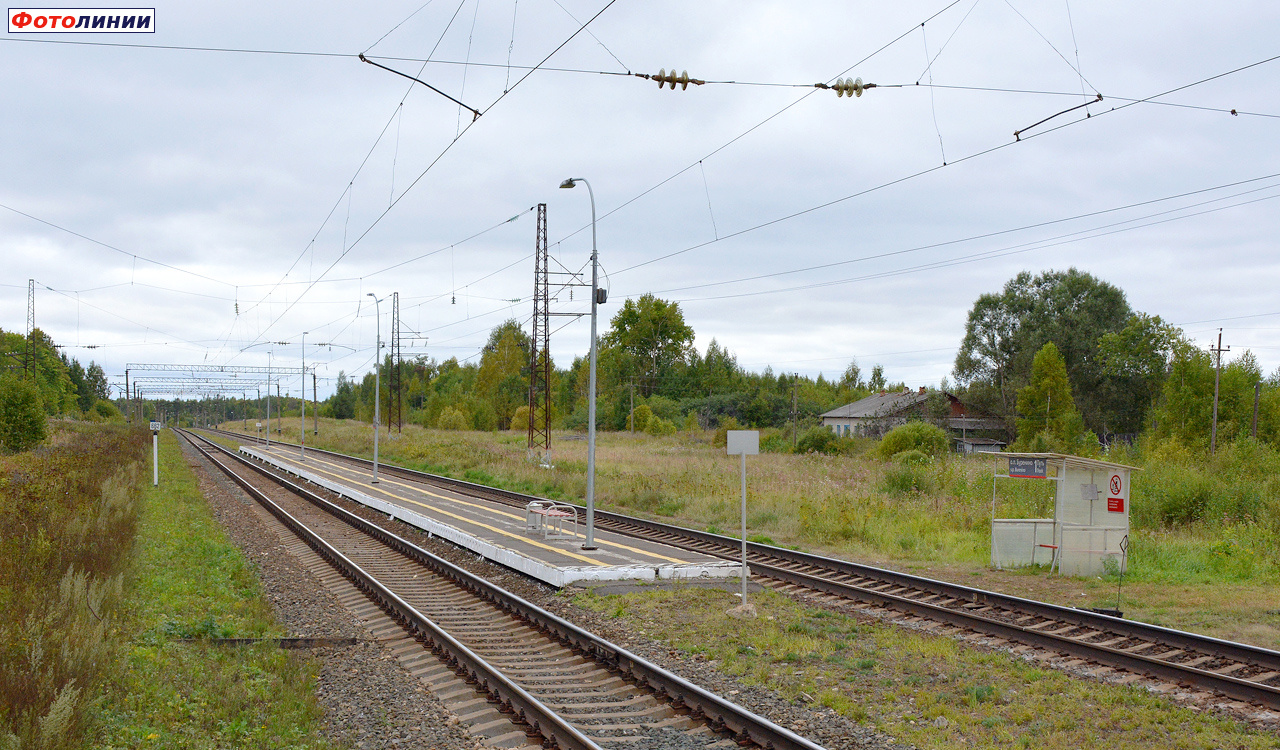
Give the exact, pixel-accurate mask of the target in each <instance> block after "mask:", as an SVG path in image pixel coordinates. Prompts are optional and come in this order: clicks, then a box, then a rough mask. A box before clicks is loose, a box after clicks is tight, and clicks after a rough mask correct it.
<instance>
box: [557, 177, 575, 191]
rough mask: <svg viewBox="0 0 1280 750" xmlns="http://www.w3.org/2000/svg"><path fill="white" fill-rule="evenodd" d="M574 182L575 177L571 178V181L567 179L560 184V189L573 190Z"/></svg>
mask: <svg viewBox="0 0 1280 750" xmlns="http://www.w3.org/2000/svg"><path fill="white" fill-rule="evenodd" d="M574 182H575V179H574V178H573V177H570V178H569V179H567V180H565V181H564V182H562V183H560V187H562V188H571V187H573V185H574Z"/></svg>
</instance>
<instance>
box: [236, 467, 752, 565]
mask: <svg viewBox="0 0 1280 750" xmlns="http://www.w3.org/2000/svg"><path fill="white" fill-rule="evenodd" d="M240 452H241V453H242V454H244V455H246V456H251V457H253V458H255V459H257V460H259V461H263V462H265V463H268V464H270V465H272V466H275V467H277V468H279V469H281V470H283V471H286V472H288V473H290V474H293V475H294V476H297V477H299V478H301V479H305V480H307V481H309V482H313V483H315V484H317V485H319V486H321V487H324V488H326V489H328V490H330V491H332V492H335V493H337V494H340V495H342V496H343V497H345V498H347V499H349V500H352V501H354V502H357V503H360V504H361V505H365V506H368V507H370V508H373V509H374V510H377V511H379V512H381V513H386V514H387V515H389V516H392V517H394V518H397V519H399V520H401V521H403V522H405V523H407V524H410V525H412V526H416V527H417V528H419V529H422V530H423V531H426V532H427V533H429V534H433V535H435V536H439V537H441V538H443V539H447V540H448V541H450V542H453V543H454V544H457V545H459V546H461V547H465V548H467V549H469V550H472V551H473V552H476V553H478V554H480V555H483V556H484V557H486V558H488V559H490V560H492V561H494V562H496V563H500V564H502V565H505V566H507V567H509V568H514V569H515V570H519V571H520V572H522V573H525V574H527V575H530V576H533V577H534V578H537V579H539V580H541V581H545V582H546V583H549V584H551V585H552V586H556V587H564V586H567V585H569V584H572V583H577V582H592V581H655V580H712V579H727V578H733V579H737V578H738V574H739V572H740V571H741V564H740V563H734V562H731V561H728V560H722V559H720V558H717V557H709V556H707V555H702V554H699V553H697V552H690V551H688V550H681V549H676V548H674V547H668V546H666V545H663V544H658V543H655V542H650V541H646V540H642V539H635V538H633V537H626V536H621V535H618V534H613V533H610V532H603V531H601V530H600V529H598V528H597V529H596V533H595V541H596V544H597V546H598V549H595V550H590V551H588V550H584V549H582V543H583V534H584V526H583V524H584V523H585V510H584V509H583V508H578V509H577V511H578V525H577V533H576V535H573V536H570V537H569V538H566V539H548V538H545V537H544V535H543V532H542V531H540V530H530V529H527V528H526V523H525V513H524V511H523V510H522V509H519V508H512V507H510V506H507V505H500V504H497V503H492V502H489V501H486V500H483V499H480V498H474V497H467V496H465V495H462V494H459V493H456V492H453V491H451V490H447V489H443V488H439V487H430V488H428V487H427V486H425V485H420V484H415V483H413V482H409V481H405V480H403V479H400V478H398V477H392V476H388V475H387V474H385V473H382V474H380V475H379V477H378V484H371V483H370V480H371V479H372V470H371V469H365V468H357V467H353V466H351V465H349V464H346V463H339V462H337V461H335V460H333V459H332V458H331V457H329V456H324V455H321V454H317V453H314V452H312V453H308V454H307V457H306V460H305V461H303V460H300V459H299V456H298V449H297V448H295V447H277V446H274V445H273V446H271V447H270V448H264V447H262V446H247V445H242V446H240ZM570 528H571V527H566V531H568V530H569V529H570Z"/></svg>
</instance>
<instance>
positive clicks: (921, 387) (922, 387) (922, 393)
mask: <svg viewBox="0 0 1280 750" xmlns="http://www.w3.org/2000/svg"><path fill="white" fill-rule="evenodd" d="M920 395H921V396H923V395H924V386H920Z"/></svg>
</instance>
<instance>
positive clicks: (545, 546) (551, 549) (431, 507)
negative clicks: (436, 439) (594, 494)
mask: <svg viewBox="0 0 1280 750" xmlns="http://www.w3.org/2000/svg"><path fill="white" fill-rule="evenodd" d="M320 463H325V462H323V461H321V462H320ZM328 465H330V466H331V465H332V464H328ZM307 470H308V471H317V472H319V473H321V474H328V475H329V476H331V477H335V478H337V479H347V477H344V476H342V475H341V474H335V473H334V472H332V471H325V470H324V469H317V468H314V467H311V468H309V469H307ZM379 481H381V480H379ZM392 484H399V482H394V481H393V482H392ZM368 489H371V490H373V491H375V492H378V493H381V494H383V495H386V496H387V497H390V498H393V499H396V500H403V501H404V502H407V503H413V504H414V505H420V506H422V507H423V508H427V509H429V510H433V511H435V512H436V513H439V514H441V515H443V516H448V517H449V518H454V519H457V520H459V521H461V522H463V523H466V524H470V525H472V526H479V527H480V528H482V529H487V530H489V531H492V532H493V533H495V534H501V535H503V536H507V537H511V538H512V539H519V540H520V541H522V542H525V543H526V544H532V545H533V546H535V547H541V548H542V549H545V550H547V551H548V552H555V553H556V554H559V555H564V556H565V557H572V558H573V559H575V560H581V561H583V562H585V563H590V564H592V565H600V566H605V565H607V563H602V562H600V561H599V560H593V559H591V558H590V557H587V556H585V555H579V554H576V553H573V552H568V551H566V550H562V549H560V548H559V547H553V546H551V545H550V544H543V543H541V542H536V541H534V540H532V539H530V538H528V537H525V536H521V535H520V534H512V533H511V532H510V531H507V530H505V529H499V528H497V527H496V526H490V525H488V524H485V523H480V522H479V521H473V520H472V519H470V518H467V517H466V516H460V515H458V514H456V513H450V512H449V511H447V510H444V509H443V508H437V507H435V506H434V505H427V504H426V503H421V502H418V501H417V500H414V499H412V498H408V497H401V496H399V495H395V494H392V493H390V492H387V491H386V490H384V489H381V488H378V487H370V488H368ZM409 489H413V488H409ZM364 490H365V488H363V487H362V488H361V491H362V492H363V491H364ZM436 497H439V495H436ZM441 499H442V500H448V499H449V498H441ZM499 546H500V545H499ZM504 549H510V548H504ZM512 551H514V550H512Z"/></svg>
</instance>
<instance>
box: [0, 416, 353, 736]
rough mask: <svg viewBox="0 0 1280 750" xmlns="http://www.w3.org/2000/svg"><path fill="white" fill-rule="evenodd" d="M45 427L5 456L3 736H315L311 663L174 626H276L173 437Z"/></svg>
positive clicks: (234, 629)
mask: <svg viewBox="0 0 1280 750" xmlns="http://www.w3.org/2000/svg"><path fill="white" fill-rule="evenodd" d="M149 443H150V435H149V434H148V433H146V432H143V431H137V430H134V431H130V430H127V429H125V428H124V427H123V426H115V425H112V426H94V425H86V424H77V423H71V422H57V423H54V431H53V434H52V435H51V436H50V438H49V439H48V440H47V441H46V442H45V444H44V445H43V446H42V447H38V448H36V449H35V450H32V451H29V452H26V453H19V454H16V455H12V456H7V457H0V748H19V747H21V748H40V749H42V750H56V749H59V748H80V747H130V748H132V747H141V746H152V747H193V748H203V747H209V748H213V747H281V746H286V745H287V746H290V747H325V746H327V745H325V744H324V743H323V741H321V740H319V739H318V711H317V709H316V707H315V703H314V698H313V697H312V693H313V691H312V682H311V676H312V674H313V673H314V669H313V667H312V666H311V665H310V663H309V662H307V661H305V660H302V659H299V658H296V657H293V656H289V655H286V654H284V653H282V652H280V651H279V650H274V649H270V648H265V647H264V648H255V649H241V650H224V649H219V648H216V647H212V646H209V645H207V644H202V643H194V644H187V643H180V642H178V641H177V640H176V639H177V638H180V637H196V638H199V637H202V636H223V635H260V634H269V633H275V632H276V629H275V627H274V625H272V623H271V618H270V610H269V608H268V606H267V605H266V603H265V602H264V601H263V599H262V598H261V593H260V591H259V590H258V583H257V578H256V576H255V575H254V572H253V569H252V568H251V567H250V565H249V564H248V563H247V562H246V561H245V560H244V558H243V556H242V555H241V554H240V552H239V551H238V550H237V549H236V548H235V547H234V546H233V545H231V544H230V543H229V542H228V541H227V540H226V538H225V536H224V535H223V534H222V532H221V529H219V528H218V526H217V525H216V523H215V522H214V521H213V519H212V517H211V515H210V513H209V510H208V508H207V506H206V505H205V503H204V500H203V498H202V497H201V495H200V493H199V491H198V489H197V487H196V484H195V480H194V476H193V475H192V473H191V470H190V469H189V467H188V466H187V465H186V463H185V461H184V460H183V458H182V456H181V454H180V452H179V449H178V446H177V444H176V439H175V438H174V437H172V435H167V436H166V437H165V439H164V440H163V450H162V452H161V461H162V468H161V476H162V484H161V486H160V487H159V488H152V487H151V486H150V479H151V472H150V465H149V464H150V461H149V456H147V454H148V453H149V448H150V446H149Z"/></svg>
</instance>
